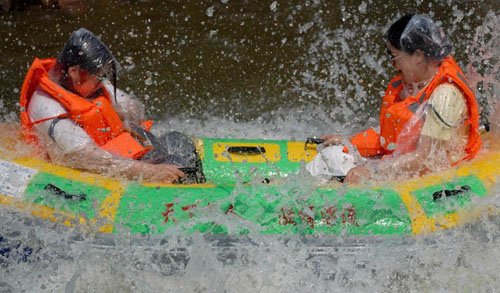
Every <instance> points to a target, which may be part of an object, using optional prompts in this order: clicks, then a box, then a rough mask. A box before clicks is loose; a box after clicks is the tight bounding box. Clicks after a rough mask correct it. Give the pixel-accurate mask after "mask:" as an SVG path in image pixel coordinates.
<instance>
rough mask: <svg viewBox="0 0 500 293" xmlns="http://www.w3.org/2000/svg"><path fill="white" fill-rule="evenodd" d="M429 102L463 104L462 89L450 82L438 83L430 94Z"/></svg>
mask: <svg viewBox="0 0 500 293" xmlns="http://www.w3.org/2000/svg"><path fill="white" fill-rule="evenodd" d="M431 103H432V104H433V105H435V104H443V103H444V104H450V103H451V104H464V105H465V98H464V94H463V93H462V91H461V90H460V89H459V88H458V87H457V86H456V85H454V84H452V83H443V84H440V85H438V86H437V87H436V88H435V89H434V91H433V92H432V94H431Z"/></svg>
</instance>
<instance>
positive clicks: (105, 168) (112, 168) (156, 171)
mask: <svg viewBox="0 0 500 293" xmlns="http://www.w3.org/2000/svg"><path fill="white" fill-rule="evenodd" d="M48 149H49V154H50V155H51V157H52V158H53V159H56V160H57V161H61V162H63V163H64V164H65V165H66V166H69V167H71V168H75V169H81V170H86V171H90V172H93V173H105V174H106V175H111V176H119V177H126V178H128V179H132V180H137V179H142V180H145V181H158V182H165V183H173V182H174V181H176V180H178V179H179V178H181V177H184V173H183V172H181V171H180V170H179V169H178V166H174V165H167V164H156V165H155V164H149V163H146V162H142V161H137V160H132V159H127V158H123V157H121V156H117V155H114V154H112V153H109V152H107V151H105V150H103V149H101V148H99V147H98V146H97V145H95V144H94V143H90V144H85V145H82V146H81V147H79V148H78V149H73V150H70V151H61V150H58V149H55V148H48Z"/></svg>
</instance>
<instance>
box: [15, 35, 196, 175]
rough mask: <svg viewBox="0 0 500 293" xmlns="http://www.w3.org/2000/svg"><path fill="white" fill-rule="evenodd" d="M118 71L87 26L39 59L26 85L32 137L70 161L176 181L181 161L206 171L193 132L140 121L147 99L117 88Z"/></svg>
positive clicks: (24, 110) (24, 101)
mask: <svg viewBox="0 0 500 293" xmlns="http://www.w3.org/2000/svg"><path fill="white" fill-rule="evenodd" d="M119 70H120V65H119V64H118V62H117V60H116V59H115V58H114V56H113V55H112V54H111V52H110V51H109V49H108V48H107V47H106V45H104V44H103V43H102V42H101V41H100V40H99V39H98V38H97V37H96V36H95V35H94V34H93V33H92V32H90V31H88V30H86V29H83V28H82V29H79V30H77V31H74V32H73V33H72V35H71V37H70V38H69V40H68V41H67V43H66V45H65V47H64V48H63V49H62V51H61V53H60V54H59V56H58V58H57V59H43V60H40V59H38V58H36V59H35V61H34V62H33V64H32V66H31V68H30V70H29V71H28V74H27V75H26V79H25V81H24V84H23V88H22V91H21V101H20V106H21V111H20V116H21V125H22V128H23V135H24V137H25V139H26V140H27V142H29V143H32V144H35V145H38V148H39V149H41V150H43V151H45V152H46V153H47V154H48V156H49V157H50V159H51V160H53V161H56V162H59V163H62V164H64V165H67V166H69V167H73V168H78V169H84V170H88V171H91V172H97V173H100V172H107V173H108V174H111V175H117V176H125V177H127V178H130V179H134V178H142V179H144V180H146V181H161V182H165V183H172V182H174V181H176V180H179V179H180V178H182V177H185V174H184V173H183V172H182V171H180V170H179V167H181V166H183V167H195V166H194V165H198V166H196V167H199V168H200V170H201V163H200V162H199V158H198V156H197V154H196V151H195V148H194V144H193V143H192V142H191V141H190V140H189V138H187V137H186V136H184V135H182V134H180V133H178V132H174V133H170V134H168V135H166V136H163V137H159V138H158V137H155V136H154V135H153V134H151V133H150V132H148V131H146V130H145V129H144V128H147V129H149V128H148V126H149V127H150V126H151V125H150V123H147V122H145V123H142V124H141V122H143V120H144V108H143V105H142V104H141V103H140V102H139V101H138V100H137V99H134V98H133V97H132V96H131V95H128V94H126V93H124V92H122V91H121V90H119V89H117V88H116V76H117V73H118V71H119ZM109 80H111V81H112V83H111V82H110V81H109ZM140 125H142V126H143V127H139V126H140ZM131 129H135V131H133V130H131ZM137 132H139V134H138V133H137ZM181 147H184V148H185V150H180V148H181ZM172 149H173V152H174V153H173V152H172ZM179 150H180V151H179ZM175 152H179V153H175ZM187 165H190V166H187Z"/></svg>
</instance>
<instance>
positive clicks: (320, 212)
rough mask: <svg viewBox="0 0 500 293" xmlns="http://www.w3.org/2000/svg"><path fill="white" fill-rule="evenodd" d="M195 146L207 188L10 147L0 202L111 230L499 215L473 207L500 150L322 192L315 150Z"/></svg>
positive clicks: (491, 180) (329, 228)
mask: <svg viewBox="0 0 500 293" xmlns="http://www.w3.org/2000/svg"><path fill="white" fill-rule="evenodd" d="M4 134H5V133H4ZM10 140H12V138H10ZM4 145H5V143H4ZM197 149H198V152H199V154H200V157H201V159H202V163H203V168H204V172H205V176H206V179H207V183H205V184H191V185H180V184H161V183H141V182H139V181H127V180H120V179H114V178H109V177H106V176H101V175H97V174H92V173H88V172H82V171H78V170H74V169H70V168H66V167H61V166H56V165H53V164H50V163H49V162H47V161H44V160H42V159H37V158H32V157H29V156H19V155H16V152H15V151H14V150H15V147H10V148H4V150H3V151H2V152H1V160H0V174H1V175H0V205H2V206H4V208H13V209H19V210H22V211H24V212H28V213H31V214H32V215H33V216H36V217H40V218H44V219H47V220H50V221H54V222H58V223H61V224H64V225H68V226H78V227H81V228H82V229H91V230H92V231H98V232H106V233H169V231H172V233H174V232H175V233H179V231H181V232H182V233H199V232H201V233H223V234H227V233H228V234H246V233H251V232H258V233H265V234H314V233H322V234H343V235H345V234H357V235H359V234H362V235H374V234H412V233H413V234H419V233H426V232H433V231H436V230H439V229H446V228H450V227H453V226H456V225H457V224H460V223H465V222H470V221H472V220H473V219H475V218H477V217H479V216H480V215H484V213H485V211H487V212H488V213H491V212H496V211H495V209H494V207H492V206H487V205H483V204H480V205H479V204H477V203H478V202H481V198H483V197H486V196H488V195H489V194H490V193H491V192H489V191H490V190H492V189H493V188H494V186H496V184H497V182H498V175H500V152H488V153H486V152H483V153H481V154H480V155H479V156H478V158H476V159H475V160H473V161H471V162H467V163H464V164H461V165H460V166H458V167H455V168H452V169H450V170H448V171H445V172H440V173H434V174H429V175H426V176H423V177H419V178H413V179H409V180H406V181H402V182H389V183H383V184H382V183H379V184H377V185H366V184H363V185H358V186H350V185H345V184H341V183H339V182H333V183H331V184H327V185H324V186H317V185H313V184H309V183H305V182H301V180H302V179H301V177H300V176H299V175H296V173H297V172H298V171H299V170H300V169H301V166H303V164H304V163H305V162H308V161H310V160H312V158H313V157H314V156H315V154H316V145H314V144H307V145H306V144H305V143H304V142H301V141H285V140H244V139H214V138H199V139H197ZM269 178H271V180H268V179H269ZM276 178H282V180H276ZM283 178H286V179H283Z"/></svg>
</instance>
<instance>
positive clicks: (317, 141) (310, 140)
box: [304, 137, 325, 150]
mask: <svg viewBox="0 0 500 293" xmlns="http://www.w3.org/2000/svg"><path fill="white" fill-rule="evenodd" d="M324 142H325V140H324V139H321V138H316V137H308V138H307V140H306V143H305V145H304V150H307V145H309V144H322V143H324Z"/></svg>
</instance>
